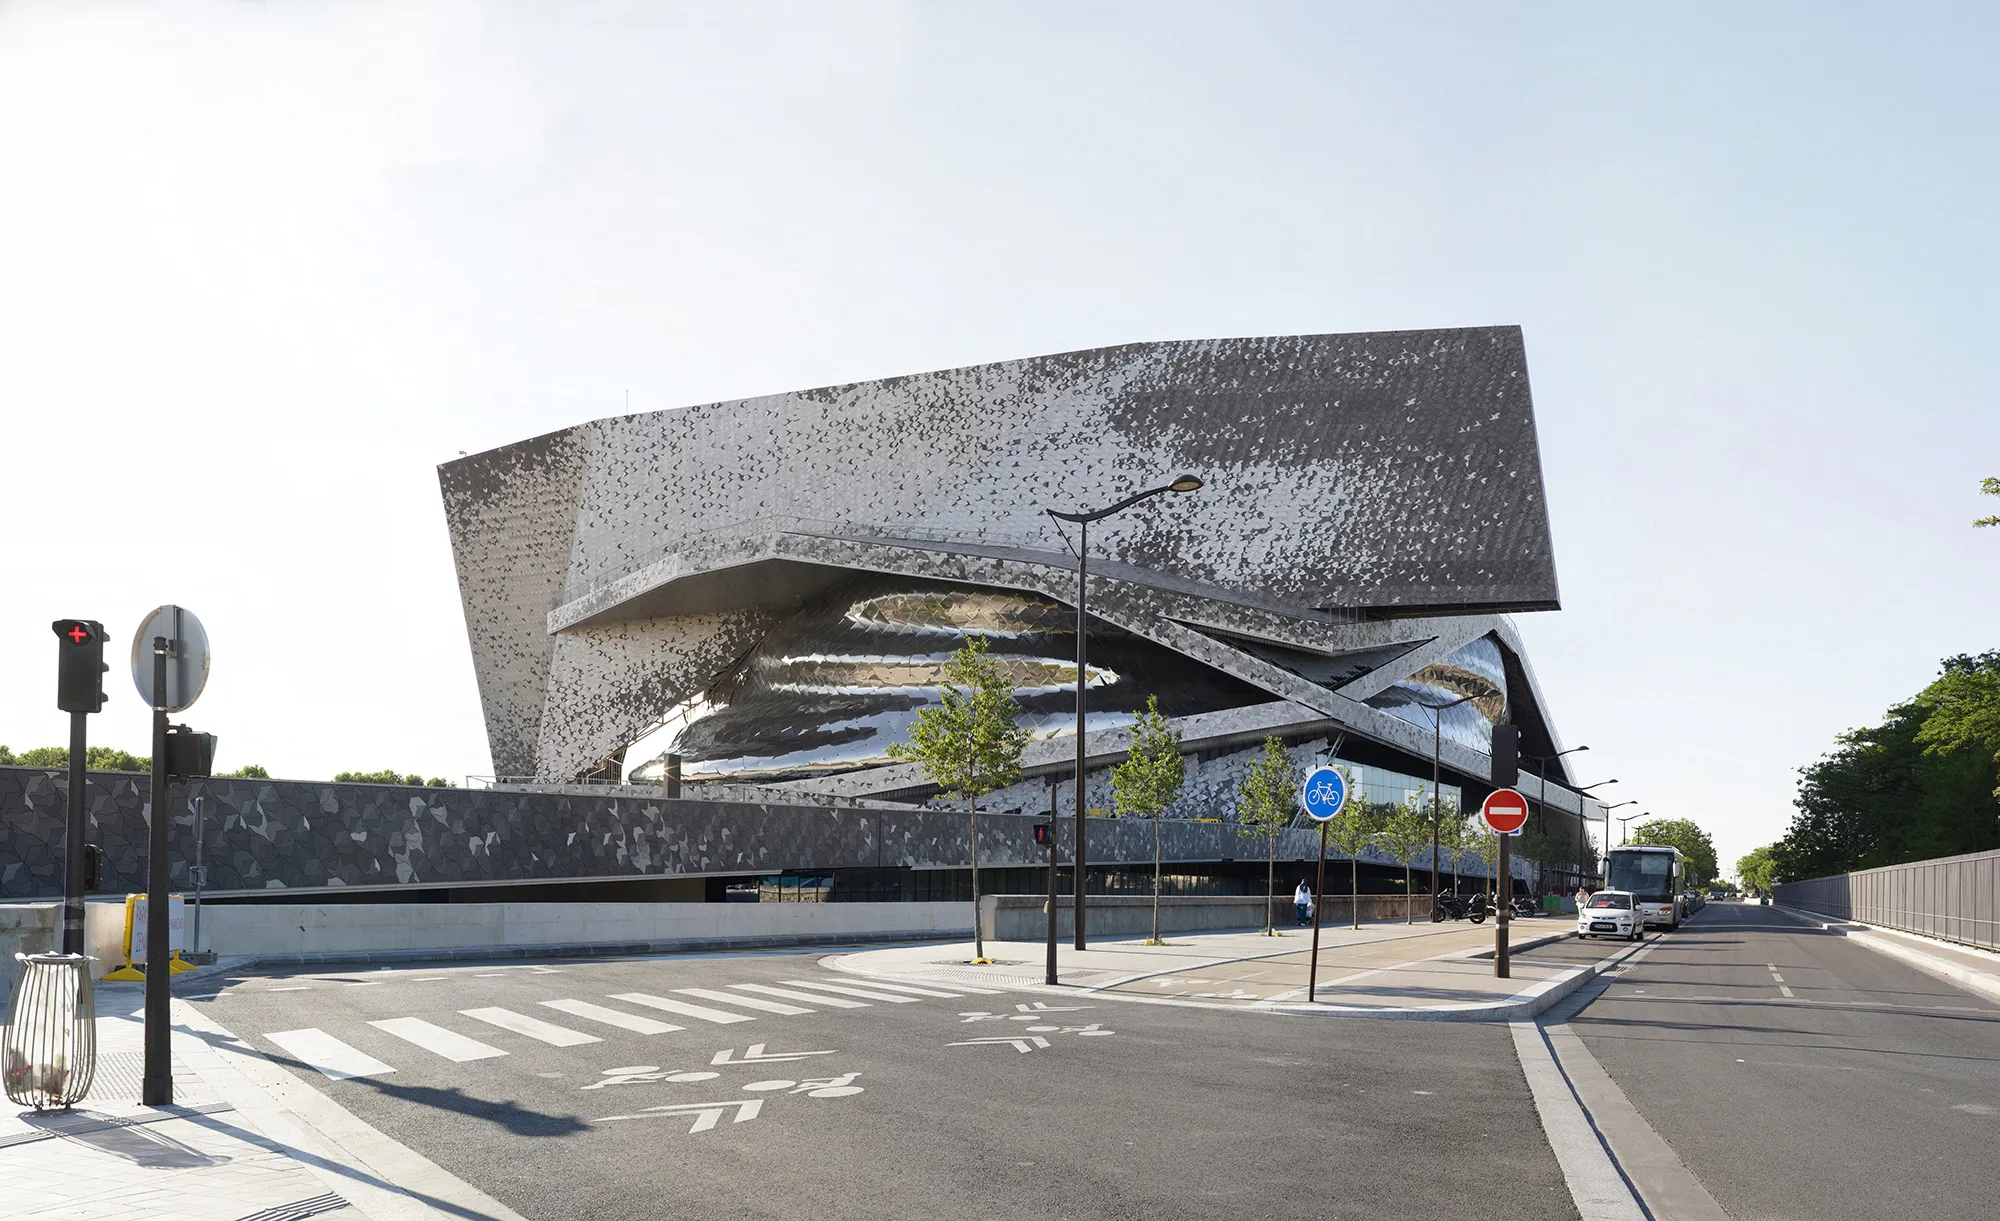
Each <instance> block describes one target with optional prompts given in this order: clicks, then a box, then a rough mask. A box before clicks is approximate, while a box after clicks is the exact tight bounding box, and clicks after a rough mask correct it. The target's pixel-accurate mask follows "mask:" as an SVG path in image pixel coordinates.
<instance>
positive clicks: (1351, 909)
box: [1328, 768, 1388, 928]
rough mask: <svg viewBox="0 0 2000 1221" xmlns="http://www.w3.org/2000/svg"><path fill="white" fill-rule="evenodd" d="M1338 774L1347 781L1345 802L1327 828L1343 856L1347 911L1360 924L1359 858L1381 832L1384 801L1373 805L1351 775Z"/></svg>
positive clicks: (1383, 819) (1342, 772)
mask: <svg viewBox="0 0 2000 1221" xmlns="http://www.w3.org/2000/svg"><path fill="white" fill-rule="evenodd" d="M1340 778H1341V779H1342V780H1344V781H1346V782H1347V792H1348V797H1347V804H1346V805H1344V806H1342V807H1340V813H1338V814H1336V815H1334V817H1333V824H1332V825H1331V826H1330V827H1329V828H1328V831H1329V832H1330V833H1331V838H1332V839H1333V845H1334V847H1336V848H1338V849H1340V851H1341V852H1342V853H1344V854H1345V855H1346V857H1347V914H1348V916H1349V917H1350V918H1351V919H1352V920H1353V923H1354V927H1355V928H1360V927H1361V862H1360V859H1359V858H1360V856H1361V854H1362V853H1363V852H1366V851H1368V849H1369V847H1370V846H1371V845H1373V844H1374V843H1375V840H1376V838H1377V837H1378V836H1380V835H1381V833H1382V824H1383V822H1384V821H1386V820H1385V812H1386V811H1387V809H1388V807H1387V806H1386V805H1377V804H1375V803H1373V802H1370V801H1367V800H1366V799H1364V798H1362V797H1361V796H1359V795H1358V794H1356V793H1355V791H1354V789H1355V784H1354V777H1352V776H1350V775H1348V774H1347V771H1346V769H1344V768H1343V769H1341V770H1340Z"/></svg>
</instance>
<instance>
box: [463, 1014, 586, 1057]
mask: <svg viewBox="0 0 2000 1221" xmlns="http://www.w3.org/2000/svg"><path fill="white" fill-rule="evenodd" d="M459 1012H460V1013H462V1014H464V1015H465V1016H466V1017H469V1018H472V1019H473V1020H474V1021H480V1022H485V1023H487V1024H488V1025H492V1026H498V1027H499V1028H500V1029H502V1030H511V1031H513V1032H514V1033H515V1034H524V1035H527V1036H528V1037H529V1038H531V1039H539V1040H540V1041H542V1042H544V1043H547V1044H548V1045H549V1046H551V1047H576V1046H579V1045H581V1044H584V1043H602V1042H603V1041H604V1040H603V1039H600V1038H598V1037H597V1036H596V1035H594V1034H585V1033H583V1032H582V1031H581V1030H571V1029H570V1028H569V1027H567V1026H558V1025H556V1024H555V1023H554V1022H544V1021H543V1020H542V1019H540V1018H532V1017H529V1016H528V1015H527V1014H525V1013H515V1012H514V1011H513V1010H512V1009H500V1008H497V1007H496V1008H490V1009H461V1010H459Z"/></svg>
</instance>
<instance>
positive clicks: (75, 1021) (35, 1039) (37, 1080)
mask: <svg viewBox="0 0 2000 1221" xmlns="http://www.w3.org/2000/svg"><path fill="white" fill-rule="evenodd" d="M14 961H16V962H18V963H20V964H21V977H20V978H19V979H17V980H15V981H14V995H13V998H12V999H11V1001H10V1002H9V1003H8V1005H7V1025H6V1027H5V1029H4V1030H0V1078H4V1080H5V1084H6V1089H7V1098H8V1100H9V1101H10V1102H13V1103H15V1104H17V1105H19V1106H31V1107H33V1108H35V1109H36V1110H37V1111H44V1110H48V1109H50V1108H55V1107H61V1108H65V1109H67V1108H69V1107H73V1106H75V1105H76V1104H77V1103H79V1102H82V1101H83V1098H84V1095H86V1094H88V1093H90V1083H91V1080H92V1078H94V1077H95V1076H96V1075H97V1005H96V1001H95V1000H94V999H93V996H92V993H91V988H90V963H91V960H90V958H89V957H87V956H85V955H83V954H16V955H14Z"/></svg>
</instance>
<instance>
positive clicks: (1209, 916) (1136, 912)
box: [979, 895, 1430, 941]
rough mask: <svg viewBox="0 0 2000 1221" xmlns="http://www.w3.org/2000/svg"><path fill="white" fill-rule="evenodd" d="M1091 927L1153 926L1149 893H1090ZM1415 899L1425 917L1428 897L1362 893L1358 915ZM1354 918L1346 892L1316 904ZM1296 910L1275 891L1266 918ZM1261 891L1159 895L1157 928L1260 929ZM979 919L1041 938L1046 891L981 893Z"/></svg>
mask: <svg viewBox="0 0 2000 1221" xmlns="http://www.w3.org/2000/svg"><path fill="white" fill-rule="evenodd" d="M1087 901H1088V902H1089V904H1090V932H1091V934H1092V935H1093V936H1104V937H1130V936H1140V935H1144V934H1147V933H1150V932H1152V931H1153V897H1152V896H1151V895H1090V896H1088V900H1087ZM1413 902H1414V905H1415V912H1414V913H1413V914H1415V916H1416V917H1417V918H1418V919H1419V920H1425V921H1428V920H1429V919H1430V896H1429V895H1417V896H1415V897H1414V899H1412V898H1410V897H1408V896H1404V895H1362V896H1361V897H1360V907H1361V918H1362V919H1363V920H1401V919H1404V918H1405V915H1406V913H1408V912H1409V911H1410V906H1411V904H1412V903H1413ZM1074 907H1075V904H1074V901H1073V900H1072V899H1070V898H1067V897H1064V898H1061V899H1058V900H1057V902H1056V936H1058V937H1069V936H1073V935H1074V934H1075V931H1076V924H1075V920H1074V919H1073V911H1074ZM1352 919H1353V917H1352V916H1351V915H1350V914H1349V911H1348V897H1347V896H1346V895H1328V896H1326V898H1325V899H1324V900H1323V903H1322V907H1321V909H1320V922H1321V924H1322V925H1326V924H1346V923H1350V922H1351V921H1352ZM1297 921H1298V911H1297V909H1296V908H1294V907H1293V906H1292V899H1291V896H1290V895H1279V896H1278V897H1277V899H1276V900H1275V901H1274V902H1273V904H1272V907H1271V922H1272V923H1275V924H1277V925H1278V926H1279V927H1281V928H1282V927H1285V926H1287V925H1291V924H1295V923H1297ZM1265 923H1266V921H1265V918H1264V897H1263V896H1262V895H1188V896H1163V897H1162V898H1161V899H1160V931H1161V932H1163V933H1166V932H1174V933H1191V932H1199V931H1202V930H1205V929H1235V928H1263V927H1264V925H1265ZM979 924H980V928H981V930H982V931H983V932H984V933H985V935H986V936H988V937H991V938H993V939H994V940H996V941H1040V940H1041V939H1042V938H1043V936H1045V935H1046V932H1047V929H1048V897H1047V896H1045V895H984V896H982V897H981V898H980V900H979Z"/></svg>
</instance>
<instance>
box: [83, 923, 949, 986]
mask: <svg viewBox="0 0 2000 1221" xmlns="http://www.w3.org/2000/svg"><path fill="white" fill-rule="evenodd" d="M971 937H972V930H971V929H969V928H964V929H941V930H933V931H931V932H922V933H840V934H832V933H830V934H826V935H824V936H812V935H809V934H804V933H799V934H774V935H768V936H759V937H692V938H683V939H680V940H675V941H583V942H566V943H559V944H554V945H479V946H460V947H457V948H447V949H435V950H423V949H418V950H353V951H339V950H333V951H328V952H326V953H322V954H253V955H248V956H245V957H242V958H225V959H221V960H219V961H217V962H214V963H211V964H209V965H208V966H203V967H197V968H195V969H194V970H192V971H184V972H182V973H180V974H178V975H175V976H174V977H173V981H172V982H174V983H176V984H180V983H191V982H196V981H199V980H203V979H210V978H213V977H215V976H218V975H235V974H242V973H244V972H246V971H253V970H258V969H262V968H269V967H324V966H386V965H392V964H401V963H412V962H496V961H504V960H511V959H531V958H631V957H642V956H647V955H657V954H708V953H717V952H727V951H730V950H783V949H810V948H813V947H816V946H843V945H883V944H888V945H900V944H905V943H908V942H917V941H965V940H970V939H971ZM96 982H97V985H98V986H100V987H102V986H105V985H104V981H102V980H98V981H96ZM121 982H128V981H121V980H113V981H111V983H112V984H113V985H116V984H118V983H121Z"/></svg>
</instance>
